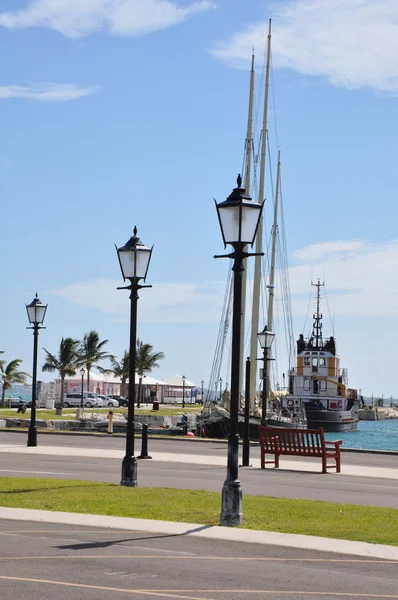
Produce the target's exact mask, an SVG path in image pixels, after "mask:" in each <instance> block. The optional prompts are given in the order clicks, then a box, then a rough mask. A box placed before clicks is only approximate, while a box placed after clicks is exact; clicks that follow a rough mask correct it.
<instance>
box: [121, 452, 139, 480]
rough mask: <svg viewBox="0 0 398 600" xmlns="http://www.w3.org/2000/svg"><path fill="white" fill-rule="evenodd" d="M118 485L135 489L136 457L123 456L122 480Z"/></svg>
mask: <svg viewBox="0 0 398 600" xmlns="http://www.w3.org/2000/svg"><path fill="white" fill-rule="evenodd" d="M120 485H126V486H128V487H137V457H136V456H125V457H124V458H123V462H122V479H121V481H120Z"/></svg>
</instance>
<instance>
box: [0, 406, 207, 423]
mask: <svg viewBox="0 0 398 600" xmlns="http://www.w3.org/2000/svg"><path fill="white" fill-rule="evenodd" d="M112 410H113V412H114V413H122V414H127V408H113V409H112ZM201 410H202V408H200V407H199V406H195V407H192V408H191V407H189V408H184V409H182V407H173V408H166V407H165V408H160V409H159V410H157V411H154V410H152V409H151V408H146V407H144V408H136V409H135V414H136V415H159V416H162V417H164V416H169V417H172V416H182V415H184V414H185V415H187V414H198V413H200V412H201ZM93 411H94V412H95V413H96V412H99V413H100V414H103V415H104V418H105V417H106V415H107V414H108V412H109V408H99V409H98V410H97V409H96V408H94V409H91V408H85V409H84V414H85V415H90V414H91V413H92V412H93ZM36 416H37V419H44V420H45V421H58V420H68V419H69V420H70V419H74V418H75V417H76V409H75V408H64V409H63V410H62V415H56V414H55V410H47V409H43V408H39V409H37V411H36ZM5 418H11V419H12V418H18V419H30V408H27V409H26V412H25V413H17V409H16V408H11V409H9V408H0V419H5Z"/></svg>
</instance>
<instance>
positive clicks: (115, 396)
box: [108, 394, 129, 406]
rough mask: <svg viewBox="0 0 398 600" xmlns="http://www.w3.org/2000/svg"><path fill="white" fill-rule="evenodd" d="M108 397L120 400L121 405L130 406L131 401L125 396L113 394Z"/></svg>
mask: <svg viewBox="0 0 398 600" xmlns="http://www.w3.org/2000/svg"><path fill="white" fill-rule="evenodd" d="M108 398H113V400H117V401H118V402H119V406H128V403H129V401H128V400H127V398H124V397H123V396H118V394H113V395H112V396H108Z"/></svg>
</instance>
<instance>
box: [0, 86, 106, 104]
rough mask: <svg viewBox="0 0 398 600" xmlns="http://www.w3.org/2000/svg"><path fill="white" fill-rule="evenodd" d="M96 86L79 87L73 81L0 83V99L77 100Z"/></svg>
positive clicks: (96, 89)
mask: <svg viewBox="0 0 398 600" xmlns="http://www.w3.org/2000/svg"><path fill="white" fill-rule="evenodd" d="M98 89H99V88H98V87H90V86H86V87H81V86H78V85H75V84H73V83H36V84H32V85H0V99H4V98H27V99H29V100H39V101H40V102H66V101H68V100H77V99H78V98H83V97H84V96H88V95H89V94H93V93H94V92H96V91H98Z"/></svg>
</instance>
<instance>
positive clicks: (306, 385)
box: [304, 377, 310, 392]
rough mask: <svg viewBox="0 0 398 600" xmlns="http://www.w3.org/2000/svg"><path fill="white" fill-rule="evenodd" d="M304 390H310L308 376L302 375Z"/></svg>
mask: <svg viewBox="0 0 398 600" xmlns="http://www.w3.org/2000/svg"><path fill="white" fill-rule="evenodd" d="M304 390H305V391H306V392H309V391H310V378H309V377H304Z"/></svg>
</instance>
